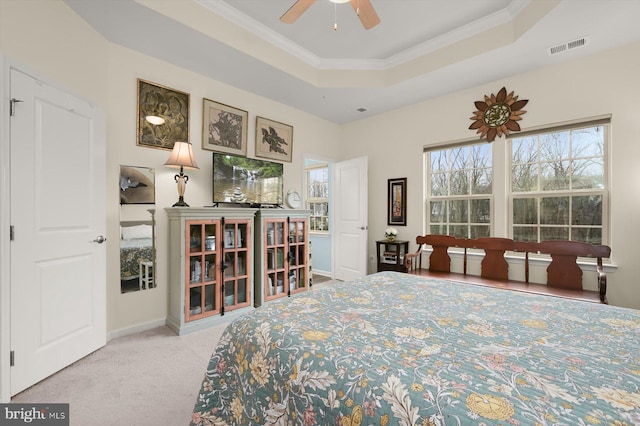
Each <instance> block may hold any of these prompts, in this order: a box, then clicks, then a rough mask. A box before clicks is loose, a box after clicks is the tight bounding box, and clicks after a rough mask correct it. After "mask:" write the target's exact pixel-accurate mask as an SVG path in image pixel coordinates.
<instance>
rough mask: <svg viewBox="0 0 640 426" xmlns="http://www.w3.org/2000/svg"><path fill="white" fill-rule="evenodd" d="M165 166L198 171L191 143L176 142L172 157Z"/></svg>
mask: <svg viewBox="0 0 640 426" xmlns="http://www.w3.org/2000/svg"><path fill="white" fill-rule="evenodd" d="M164 165H165V166H173V167H187V168H190V169H198V165H197V164H196V159H195V157H194V156H193V148H192V146H191V144H190V143H189V142H175V143H174V144H173V151H171V155H170V156H169V159H168V160H167V162H166V163H164Z"/></svg>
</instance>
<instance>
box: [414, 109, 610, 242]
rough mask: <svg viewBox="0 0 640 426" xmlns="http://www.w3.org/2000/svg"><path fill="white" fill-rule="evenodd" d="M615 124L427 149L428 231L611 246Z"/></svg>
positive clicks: (597, 123)
mask: <svg viewBox="0 0 640 426" xmlns="http://www.w3.org/2000/svg"><path fill="white" fill-rule="evenodd" d="M609 122H610V119H609V118H603V119H596V120H593V121H589V122H582V123H578V124H570V125H563V126H556V127H553V128H547V129H544V130H538V131H535V132H534V131H528V132H519V133H518V134H512V135H511V137H509V138H508V139H506V140H505V139H504V138H501V139H496V140H495V142H493V143H486V142H480V143H476V142H475V141H474V142H465V143H456V144H454V145H450V146H446V147H437V148H428V147H427V148H425V184H426V189H427V190H426V200H425V201H426V203H425V209H426V217H425V221H426V232H428V233H431V234H447V235H452V236H454V237H458V238H478V237H485V236H492V235H494V233H497V234H498V235H496V236H507V237H510V238H513V239H514V240H516V241H544V240H551V239H562V240H573V241H584V242H588V243H592V244H608V222H607V220H608V210H607V206H608V193H609V183H608V179H607V176H608V158H607V152H608V146H609V133H610V124H609ZM498 166H499V167H498Z"/></svg>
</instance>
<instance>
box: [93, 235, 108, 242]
mask: <svg viewBox="0 0 640 426" xmlns="http://www.w3.org/2000/svg"><path fill="white" fill-rule="evenodd" d="M105 241H107V239H106V238H105V237H103V236H102V235H98V236H97V237H96V239H95V240H93V242H94V243H98V244H102V243H104V242H105Z"/></svg>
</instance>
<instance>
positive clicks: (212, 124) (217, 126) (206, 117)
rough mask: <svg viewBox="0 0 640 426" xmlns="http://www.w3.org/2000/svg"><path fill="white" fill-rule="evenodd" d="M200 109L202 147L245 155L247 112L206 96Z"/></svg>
mask: <svg viewBox="0 0 640 426" xmlns="http://www.w3.org/2000/svg"><path fill="white" fill-rule="evenodd" d="M202 111H203V113H202V114H203V115H202V148H203V149H208V150H209V151H218V152H225V153H227V154H235V155H241V156H244V157H246V156H247V122H248V120H249V113H248V112H247V111H244V110H241V109H238V108H235V107H232V106H229V105H225V104H221V103H219V102H215V101H212V100H210V99H206V98H205V99H203V102H202Z"/></svg>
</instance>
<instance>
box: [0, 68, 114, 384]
mask: <svg viewBox="0 0 640 426" xmlns="http://www.w3.org/2000/svg"><path fill="white" fill-rule="evenodd" d="M10 79H11V98H13V99H17V100H20V102H19V103H17V102H16V103H15V113H14V115H13V116H12V117H11V122H10V132H11V136H10V140H11V141H10V146H11V191H10V192H11V225H12V228H13V239H12V241H11V263H10V264H11V351H12V352H13V355H14V361H13V366H12V367H11V395H15V394H16V393H18V392H20V391H22V390H23V389H25V388H27V387H29V386H31V385H33V384H34V383H36V382H38V381H40V380H42V379H44V378H45V377H47V376H49V375H51V374H53V373H55V372H56V371H58V370H60V369H62V368H64V367H66V366H67V365H69V364H71V363H73V362H74V361H76V360H78V359H80V358H81V357H83V356H85V355H87V354H89V353H91V352H93V351H94V350H96V349H98V348H100V347H101V346H104V344H105V342H106V289H105V283H106V273H105V272H106V245H105V244H100V243H98V242H96V241H94V240H96V239H97V240H100V237H99V236H100V235H104V233H105V223H106V222H105V209H104V207H105V182H104V176H105V140H104V139H105V127H104V114H103V112H102V111H100V110H99V109H97V108H95V107H92V106H91V105H89V104H88V103H87V102H85V101H83V100H81V99H78V98H76V97H74V96H72V95H70V94H68V93H66V92H63V91H61V90H58V89H56V88H54V87H51V86H49V85H47V84H45V83H42V82H40V81H38V80H36V79H34V78H32V77H30V76H28V75H26V74H24V73H22V72H19V71H17V70H12V71H11V73H10Z"/></svg>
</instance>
